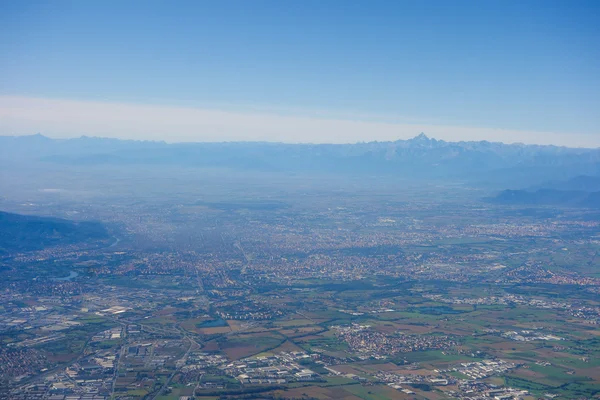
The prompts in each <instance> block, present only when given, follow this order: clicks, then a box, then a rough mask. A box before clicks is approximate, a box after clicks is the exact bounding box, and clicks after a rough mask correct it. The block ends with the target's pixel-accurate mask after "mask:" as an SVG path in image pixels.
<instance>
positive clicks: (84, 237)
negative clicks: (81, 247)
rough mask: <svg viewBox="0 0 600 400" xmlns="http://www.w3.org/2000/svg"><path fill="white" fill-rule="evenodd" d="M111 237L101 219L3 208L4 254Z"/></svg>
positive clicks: (0, 242)
mask: <svg viewBox="0 0 600 400" xmlns="http://www.w3.org/2000/svg"><path fill="white" fill-rule="evenodd" d="M108 237H109V235H108V232H107V230H106V227H105V226H104V225H103V224H101V223H99V222H88V221H84V222H76V221H71V220H66V219H60V218H50V217H39V216H31V215H21V214H13V213H8V212H3V211H0V255H1V254H6V253H11V252H15V251H30V250H39V249H43V248H46V247H50V246H57V245H69V244H74V243H82V242H85V241H88V240H102V239H107V238H108Z"/></svg>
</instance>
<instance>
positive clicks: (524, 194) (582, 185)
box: [488, 175, 600, 209]
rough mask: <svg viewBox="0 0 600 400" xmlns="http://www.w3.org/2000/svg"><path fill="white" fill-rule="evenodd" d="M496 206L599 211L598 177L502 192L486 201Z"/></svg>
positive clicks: (573, 179) (578, 178)
mask: <svg viewBox="0 0 600 400" xmlns="http://www.w3.org/2000/svg"><path fill="white" fill-rule="evenodd" d="M488 200H489V201H491V202H493V203H496V204H506V205H539V206H561V207H585V208H597V209H600V176H585V175H581V176H576V177H574V178H572V179H569V180H566V181H555V182H548V183H545V184H542V185H540V187H533V188H531V189H529V190H504V191H502V192H500V193H499V194H498V195H497V196H496V197H494V198H491V199H488Z"/></svg>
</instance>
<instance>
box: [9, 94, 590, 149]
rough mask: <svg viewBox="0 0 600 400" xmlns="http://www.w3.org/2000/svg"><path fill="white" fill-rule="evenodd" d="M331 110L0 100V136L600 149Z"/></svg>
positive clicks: (575, 140) (563, 139) (527, 133)
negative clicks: (418, 138) (419, 137)
mask: <svg viewBox="0 0 600 400" xmlns="http://www.w3.org/2000/svg"><path fill="white" fill-rule="evenodd" d="M324 114H327V112H326V110H320V111H319V110H317V111H313V112H310V111H306V112H305V113H301V114H285V113H283V114H282V113H278V112H277V111H276V110H271V111H270V112H269V111H260V112H257V111H252V110H245V111H244V110H242V111H240V110H235V109H233V110H232V109H229V110H224V109H214V108H207V107H204V108H198V107H189V106H188V107H182V106H169V105H153V104H141V103H119V102H107V101H91V100H66V99H53V98H38V97H25V96H10V95H0V132H4V133H5V134H4V135H5V136H23V135H21V134H19V133H17V132H45V134H46V135H48V136H49V137H54V138H57V139H59V138H60V139H64V138H75V137H80V136H82V135H83V136H90V137H105V138H118V139H122V140H147V141H164V142H167V143H203V142H204V143H215V142H216V143H218V142H276V143H311V144H349V143H371V142H388V141H397V140H407V139H410V138H412V137H414V136H415V134H417V133H418V132H427V133H428V134H429V135H430V136H431V137H435V138H436V140H443V141H447V142H477V141H487V142H490V143H504V144H523V145H539V146H556V147H572V148H598V147H600V134H595V133H576V132H573V133H564V132H562V133H559V132H544V131H535V130H533V131H532V130H518V129H502V128H490V127H475V126H457V125H447V124H441V123H434V122H431V121H429V122H427V121H425V122H421V123H418V122H416V121H411V122H407V120H406V119H404V120H403V121H398V120H396V121H393V120H390V119H387V118H384V117H381V118H374V119H372V118H369V117H365V116H364V115H363V116H360V115H356V116H355V117H354V118H352V117H348V116H347V115H345V116H335V115H333V114H331V113H329V114H328V116H323V115H324Z"/></svg>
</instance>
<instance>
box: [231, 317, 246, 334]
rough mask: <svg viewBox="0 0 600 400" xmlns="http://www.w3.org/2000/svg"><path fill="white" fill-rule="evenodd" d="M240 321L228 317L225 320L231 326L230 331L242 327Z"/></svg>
mask: <svg viewBox="0 0 600 400" xmlns="http://www.w3.org/2000/svg"><path fill="white" fill-rule="evenodd" d="M242 323H243V322H242V321H238V320H235V319H229V320H227V324H228V325H229V327H230V328H231V331H232V332H237V331H239V330H240V329H242Z"/></svg>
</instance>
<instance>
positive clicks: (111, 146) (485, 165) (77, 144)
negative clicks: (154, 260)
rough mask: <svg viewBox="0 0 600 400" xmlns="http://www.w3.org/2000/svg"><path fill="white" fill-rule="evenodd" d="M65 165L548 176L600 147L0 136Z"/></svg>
mask: <svg viewBox="0 0 600 400" xmlns="http://www.w3.org/2000/svg"><path fill="white" fill-rule="evenodd" d="M27 160H31V161H41V162H50V163H57V164H66V165H123V166H125V165H178V166H186V167H219V168H231V169H240V170H257V171H277V172H294V173H295V172H317V173H320V172H325V173H344V174H363V173H366V174H388V175H395V176H402V177H413V178H457V179H463V180H472V181H473V180H482V181H485V180H488V179H489V180H507V181H509V182H511V181H518V182H520V181H524V182H542V181H545V180H551V179H568V178H571V177H574V176H577V175H598V174H599V172H600V149H582V148H566V147H557V146H542V145H524V144H503V143H493V142H487V141H479V142H446V141H443V140H436V139H431V138H428V137H427V136H426V135H424V134H420V135H418V136H416V137H415V138H413V139H408V140H397V141H394V142H368V143H356V144H285V143H270V142H269V143H267V142H223V143H173V144H167V143H164V142H146V141H132V140H119V139H103V138H89V137H81V138H78V139H50V138H47V137H45V136H43V135H39V134H38V135H32V136H21V137H8V136H4V137H0V161H3V162H23V161H27Z"/></svg>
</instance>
